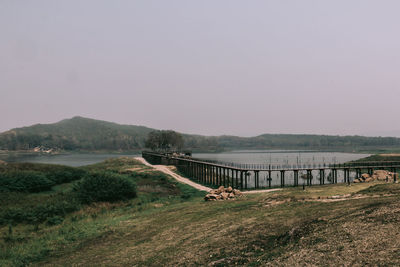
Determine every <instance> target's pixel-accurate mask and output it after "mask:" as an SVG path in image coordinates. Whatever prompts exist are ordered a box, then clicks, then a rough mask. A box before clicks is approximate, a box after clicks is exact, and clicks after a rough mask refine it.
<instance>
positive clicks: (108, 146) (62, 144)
mask: <svg viewBox="0 0 400 267" xmlns="http://www.w3.org/2000/svg"><path fill="white" fill-rule="evenodd" d="M151 131H153V129H151V128H147V127H144V126H134V125H121V124H116V123H112V122H106V121H101V120H94V119H88V118H83V117H74V118H72V119H66V120H62V121H60V122H57V123H53V124H36V125H33V126H29V127H23V128H16V129H12V130H10V131H7V132H4V133H2V134H0V149H7V150H30V149H34V148H35V147H45V148H58V149H63V150H93V151H95V150H125V151H127V150H137V149H139V148H141V147H143V146H144V141H145V138H146V136H147V134H148V133H149V132H151Z"/></svg>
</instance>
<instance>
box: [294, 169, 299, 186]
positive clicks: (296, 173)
mask: <svg viewBox="0 0 400 267" xmlns="http://www.w3.org/2000/svg"><path fill="white" fill-rule="evenodd" d="M293 179H294V181H293V186H298V185H299V170H294V171H293Z"/></svg>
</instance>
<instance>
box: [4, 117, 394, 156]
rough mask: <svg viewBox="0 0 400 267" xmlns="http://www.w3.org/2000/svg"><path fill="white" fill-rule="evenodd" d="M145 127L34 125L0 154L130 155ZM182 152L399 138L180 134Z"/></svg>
mask: <svg viewBox="0 0 400 267" xmlns="http://www.w3.org/2000/svg"><path fill="white" fill-rule="evenodd" d="M153 130H154V129H151V128H147V127H144V126H134V125H121V124H117V123H112V122H106V121H101V120H94V119H88V118H83V117H74V118H72V119H66V120H62V121H60V122H57V123H53V124H36V125H33V126H29V127H22V128H15V129H12V130H10V131H7V132H4V133H1V134H0V150H33V149H35V148H36V149H37V148H40V149H43V150H47V149H61V150H69V151H134V150H139V149H142V148H144V143H145V140H146V137H147V135H148V133H149V132H151V131H153ZM183 137H184V141H185V148H187V149H192V150H194V151H224V150H233V149H296V150H331V151H371V150H374V151H376V150H398V151H400V138H395V137H364V136H332V135H303V134H263V135H259V136H256V137H238V136H227V135H223V136H201V135H189V134H183Z"/></svg>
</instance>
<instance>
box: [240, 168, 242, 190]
mask: <svg viewBox="0 0 400 267" xmlns="http://www.w3.org/2000/svg"><path fill="white" fill-rule="evenodd" d="M240 190H243V171H240Z"/></svg>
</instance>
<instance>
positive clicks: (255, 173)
mask: <svg viewBox="0 0 400 267" xmlns="http://www.w3.org/2000/svg"><path fill="white" fill-rule="evenodd" d="M258 175H259V171H254V188H259V187H260V182H259V179H258V177H259V176H258Z"/></svg>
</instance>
